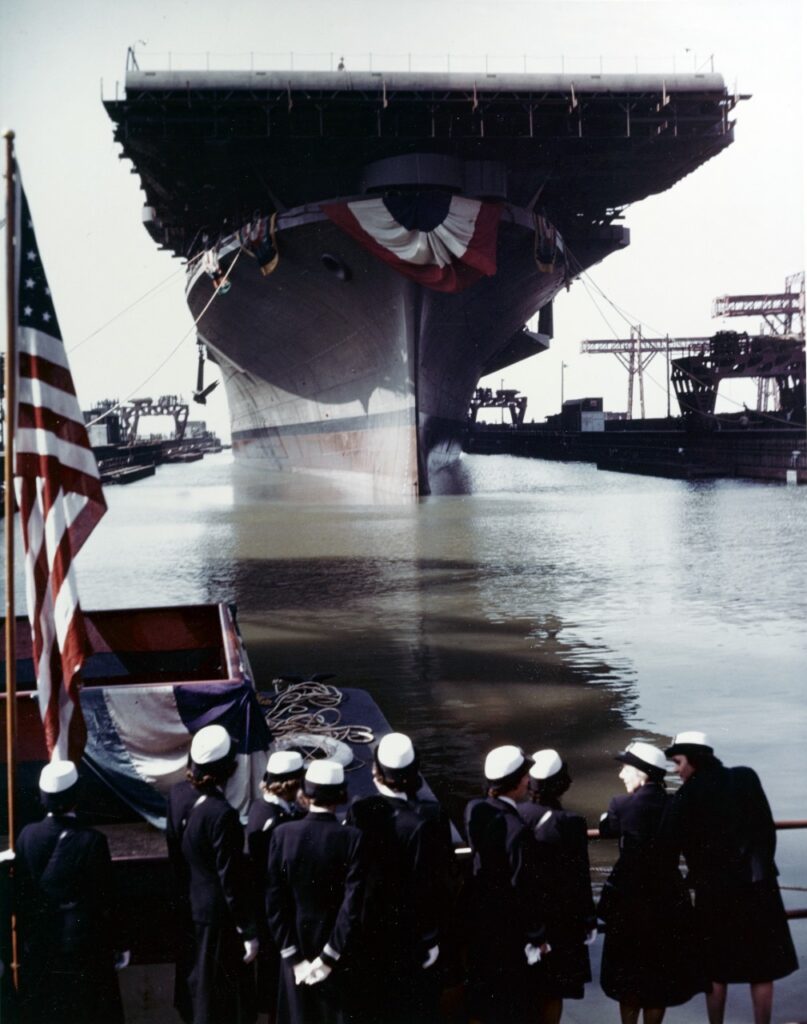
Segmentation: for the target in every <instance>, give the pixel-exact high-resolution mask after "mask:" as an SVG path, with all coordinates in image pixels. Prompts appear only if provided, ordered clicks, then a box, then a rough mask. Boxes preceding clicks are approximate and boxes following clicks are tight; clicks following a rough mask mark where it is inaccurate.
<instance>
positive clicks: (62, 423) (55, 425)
mask: <svg viewBox="0 0 807 1024" xmlns="http://www.w3.org/2000/svg"><path fill="white" fill-rule="evenodd" d="M17 426H18V428H19V427H24V428H29V429H32V430H36V429H37V428H38V429H40V430H47V431H49V432H50V433H51V434H55V435H56V436H57V437H58V438H59V439H60V440H62V441H67V442H69V443H70V444H75V445H80V446H82V447H83V446H84V445H85V443H86V439H87V429H86V427H85V426H84V424H83V423H76V421H75V420H68V419H65V418H64V417H63V416H60V415H59V414H58V413H57V412H53V411H52V410H51V409H44V408H43V407H42V406H40V405H20V406H19V409H18V413H17Z"/></svg>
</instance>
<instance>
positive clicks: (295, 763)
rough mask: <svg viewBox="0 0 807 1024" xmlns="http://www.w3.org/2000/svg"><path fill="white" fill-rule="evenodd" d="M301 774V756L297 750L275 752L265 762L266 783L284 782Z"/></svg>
mask: <svg viewBox="0 0 807 1024" xmlns="http://www.w3.org/2000/svg"><path fill="white" fill-rule="evenodd" d="M302 774H303V755H302V754H301V753H300V752H299V751H297V750H276V751H275V752H274V753H273V754H270V755H269V760H268V761H267V762H266V774H265V775H264V778H265V779H266V781H267V782H285V781H286V779H293V778H296V777H297V776H300V775H302Z"/></svg>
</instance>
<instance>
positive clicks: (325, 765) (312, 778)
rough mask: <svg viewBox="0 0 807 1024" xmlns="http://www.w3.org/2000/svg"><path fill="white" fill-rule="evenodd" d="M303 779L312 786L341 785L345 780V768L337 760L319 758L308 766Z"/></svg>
mask: <svg viewBox="0 0 807 1024" xmlns="http://www.w3.org/2000/svg"><path fill="white" fill-rule="evenodd" d="M305 781H306V782H309V783H311V785H313V786H341V785H343V784H344V781H345V769H344V768H343V767H342V765H341V764H339V762H338V761H329V760H327V758H321V759H320V760H319V761H312V762H311V764H310V765H309V766H308V768H307V770H306V773H305Z"/></svg>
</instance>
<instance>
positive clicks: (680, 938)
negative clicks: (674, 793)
mask: <svg viewBox="0 0 807 1024" xmlns="http://www.w3.org/2000/svg"><path fill="white" fill-rule="evenodd" d="M671 802H672V798H671V797H670V796H668V795H667V793H666V792H665V790H664V786H663V784H661V783H655V782H652V781H648V782H646V783H645V784H644V785H643V786H641V787H640V788H639V789H637V790H635V791H634V792H633V793H625V794H622V795H620V796H616V797H614V798H613V799H612V800H611V803H610V805H609V807H608V811H607V813H606V814H604V815H603V816H602V818H601V819H600V835H601V836H603V837H604V838H611V839H613V838H618V839H619V859H618V860H617V862H616V864H615V865H614V868H613V870H612V871H611V874H610V875H609V877H608V880H607V881H606V883H605V885H604V886H603V892H602V897H601V899H600V904H599V914H600V917H602V918H603V919H604V920H605V923H606V932H605V943H604V945H603V953H602V963H601V969H600V984H601V986H602V989H603V991H604V992H605V993H606V995H608V996H609V997H610V998H611V999H616V1000H619V1001H636V1002H638V1003H639V1004H640V1005H642V1006H678V1005H680V1004H681V1003H684V1002H686V1001H687V1000H688V999H691V998H692V996H693V995H694V994H695V993H696V992H700V991H704V989H705V988H706V987H708V986H707V985H706V979H705V978H703V977H701V973H702V972H701V968H700V964H699V950H698V942H697V937H696V926H695V921H694V918H693V913H692V905H691V903H690V900H689V895H688V893H687V891H686V886H685V884H684V880H683V878H682V877H681V872H680V871H679V869H678V854H677V852H676V850H675V847H674V845H673V844H672V843H670V842H669V841H668V839H667V837H666V835H665V822H666V819H667V815H668V813H669V808H670V804H671Z"/></svg>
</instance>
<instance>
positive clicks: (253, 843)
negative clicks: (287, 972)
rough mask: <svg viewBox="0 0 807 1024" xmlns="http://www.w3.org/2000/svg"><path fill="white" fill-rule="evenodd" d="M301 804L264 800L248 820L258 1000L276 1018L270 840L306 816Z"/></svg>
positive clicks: (276, 970) (277, 970)
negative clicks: (268, 890) (269, 887)
mask: <svg viewBox="0 0 807 1024" xmlns="http://www.w3.org/2000/svg"><path fill="white" fill-rule="evenodd" d="M303 813H304V812H303V809H302V808H301V807H299V805H298V804H291V805H289V807H288V809H287V808H286V807H284V806H283V804H280V803H275V802H274V801H273V800H267V799H266V798H265V797H264V796H260V797H258V799H257V800H253V802H252V804H251V806H250V808H249V816H248V818H247V828H246V838H247V851H248V853H249V862H250V867H251V869H252V891H253V899H254V901H255V907H256V908H258V913H257V928H258V939H259V941H260V944H261V945H260V950H259V951H258V959H257V972H256V973H257V983H256V997H257V1006H258V1010H260V1011H261V1012H264V1013H265V1012H267V1011H269V1012H271V1014H274V1011H275V1006H276V1005H277V987H278V979H279V976H280V951H279V950H278V948H277V946H276V945H275V941H274V939H273V938H272V936H271V934H270V932H269V925H268V923H267V920H266V913H265V912H264V907H265V905H266V871H267V866H268V859H269V840H270V839H271V838H272V833H273V832H274V830H275V829H276V828H277V827H278V826H279V825H283V824H284V823H285V822H288V821H296V820H297V819H298V818H300V817H301V816H302V815H303Z"/></svg>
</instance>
